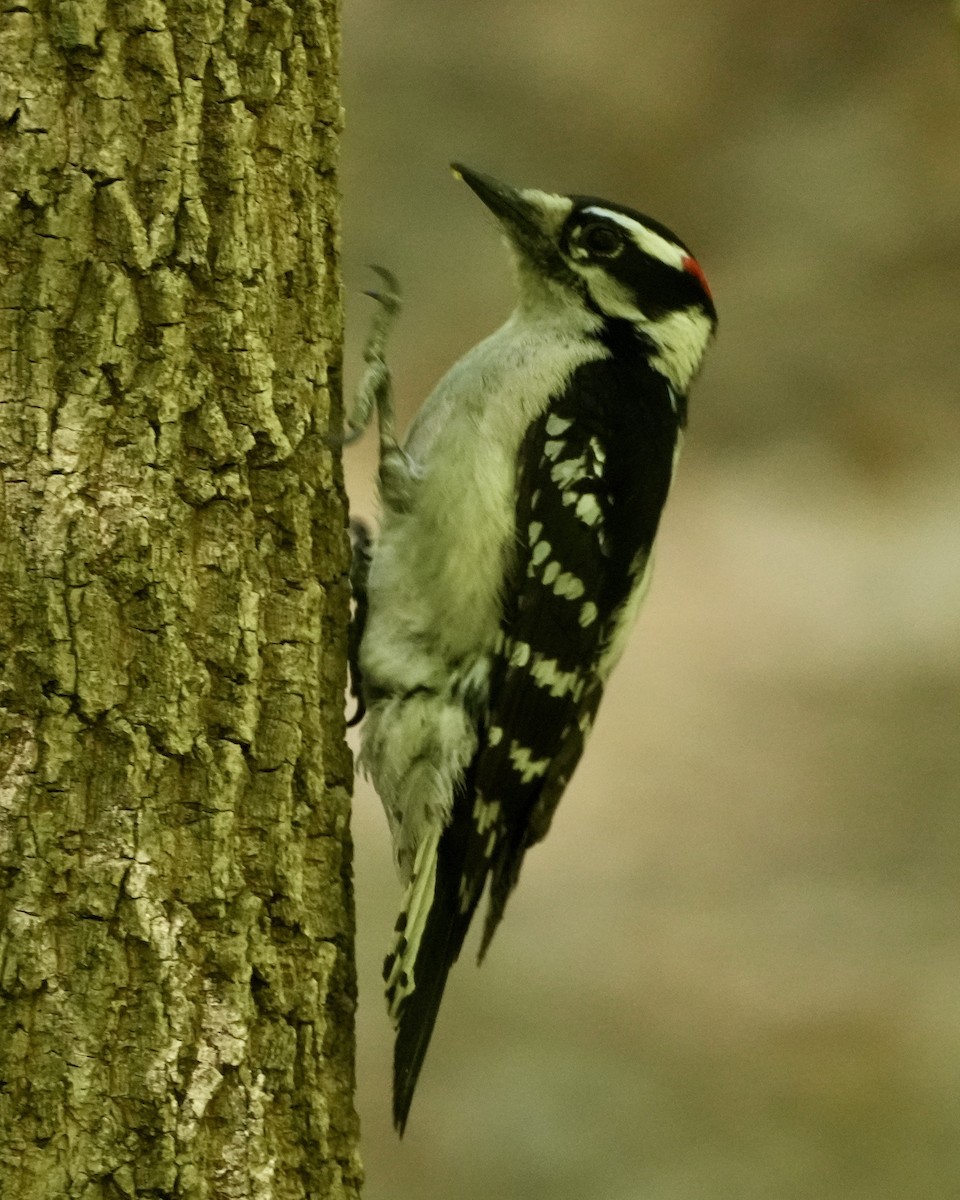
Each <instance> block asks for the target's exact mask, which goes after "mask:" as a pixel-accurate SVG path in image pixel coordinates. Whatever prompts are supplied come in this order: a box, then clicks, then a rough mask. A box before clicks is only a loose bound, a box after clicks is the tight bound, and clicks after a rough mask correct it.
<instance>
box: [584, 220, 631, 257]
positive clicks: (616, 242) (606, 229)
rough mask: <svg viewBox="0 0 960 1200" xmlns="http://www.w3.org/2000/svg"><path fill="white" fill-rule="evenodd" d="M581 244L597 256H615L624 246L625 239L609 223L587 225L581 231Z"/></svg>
mask: <svg viewBox="0 0 960 1200" xmlns="http://www.w3.org/2000/svg"><path fill="white" fill-rule="evenodd" d="M579 240H580V244H581V245H582V246H583V248H584V249H585V250H588V251H589V252H590V253H591V254H594V255H596V257H597V258H613V256H614V255H615V254H619V253H620V251H621V249H622V248H623V239H622V238H621V236H620V234H619V233H617V231H616V230H615V229H611V228H610V226H609V225H601V224H599V223H597V224H594V225H585V226H584V227H583V229H582V230H581V231H580V239H579Z"/></svg>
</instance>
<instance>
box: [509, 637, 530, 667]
mask: <svg viewBox="0 0 960 1200" xmlns="http://www.w3.org/2000/svg"><path fill="white" fill-rule="evenodd" d="M529 661H530V643H529V642H514V645H513V649H512V651H511V652H510V666H511V667H525V666H526V665H527V663H528V662H529Z"/></svg>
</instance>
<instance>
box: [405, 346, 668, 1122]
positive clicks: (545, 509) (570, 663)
mask: <svg viewBox="0 0 960 1200" xmlns="http://www.w3.org/2000/svg"><path fill="white" fill-rule="evenodd" d="M629 336H630V337H631V338H632V337H633V336H634V335H633V334H632V333H631V334H630V335H629ZM625 396H626V397H628V400H627V402H626V403H624V399H623V398H624V397H625ZM683 416H684V410H683V407H682V399H681V400H679V401H678V399H677V397H675V395H674V394H673V393H672V391H671V389H670V388H669V386H668V384H667V382H666V380H664V379H663V377H662V376H661V375H659V374H658V373H656V372H654V371H653V370H651V369H650V367H649V366H648V365H647V363H646V359H645V358H644V357H643V356H642V354H641V353H640V348H639V346H637V348H636V351H635V352H634V353H624V348H623V347H619V348H617V350H616V351H615V353H614V354H613V356H612V357H611V358H608V359H603V360H601V361H599V362H593V363H588V364H586V365H584V366H582V367H580V368H579V369H578V370H577V372H576V373H575V374H574V377H573V379H572V380H571V386H570V387H568V389H567V390H566V391H565V392H564V394H563V396H562V397H560V398H559V399H557V400H555V401H554V402H553V403H552V404H551V406H550V408H549V409H548V411H547V412H545V413H544V414H543V415H542V416H541V417H540V418H539V419H538V420H537V421H536V422H534V423H533V425H532V426H531V427H530V429H529V430H528V431H527V434H526V436H525V438H524V441H523V444H522V446H521V450H520V455H519V460H518V472H517V501H516V525H515V532H516V555H515V559H514V563H513V567H512V572H511V576H510V578H508V580H507V581H506V585H505V591H504V595H505V600H504V616H503V621H502V627H501V631H500V640H499V645H498V647H497V654H496V658H495V661H494V664H493V667H492V671H491V678H490V687H489V695H488V702H487V705H486V707H485V710H484V712H483V713H479V714H478V723H479V725H480V734H481V741H480V749H479V751H478V753H477V755H476V757H475V759H474V761H473V763H472V764H471V767H470V770H469V771H468V773H467V777H466V779H465V780H464V783H463V787H462V789H461V790H460V793H459V794H458V796H457V797H456V798H455V803H454V806H453V815H452V818H451V822H450V824H449V826H448V827H447V828H446V829H445V830H444V832H443V835H442V836H441V838H440V843H439V848H438V851H437V856H436V879H435V883H434V899H433V903H432V904H431V906H430V911H429V914H428V916H427V920H426V924H425V926H424V928H423V931H422V934H421V935H420V944H419V948H418V950H417V954H416V961H415V964H414V974H415V987H414V990H413V991H411V992H410V993H409V994H408V995H406V996H404V998H403V999H402V1000H401V1001H400V1003H399V1005H398V1006H397V1009H396V1017H397V1040H396V1047H395V1053H394V1122H395V1124H396V1125H397V1127H398V1129H400V1131H401V1132H402V1131H403V1127H404V1125H405V1123H406V1119H407V1114H408V1112H409V1108H410V1102H411V1100H412V1097H413V1091H414V1088H415V1086H416V1082H417V1078H418V1077H419V1074H420V1068H421V1066H422V1064H423V1059H424V1056H425V1054H426V1051H427V1046H428V1045H429V1041H430V1036H431V1033H432V1031H433V1026H434V1022H435V1020H436V1015H437V1011H438V1009H439V1006H440V1000H441V998H442V995H443V989H444V986H445V984H446V979H447V975H448V973H449V971H450V967H451V966H452V965H453V963H454V962H455V961H456V959H457V957H458V956H459V953H460V950H461V948H462V946H463V941H464V938H465V937H466V933H467V930H468V928H469V925H470V922H471V919H472V917H473V914H474V911H475V909H476V907H477V904H478V902H479V900H480V897H481V895H482V892H483V889H484V885H485V883H486V880H487V876H488V875H491V876H492V878H491V889H490V907H489V912H488V916H487V921H486V927H485V930H484V937H483V943H482V946H481V951H480V956H481V957H482V956H483V954H484V952H485V951H486V948H487V946H488V945H489V943H490V939H491V937H492V936H493V933H494V931H495V930H496V927H497V925H498V924H499V921H500V919H501V917H502V915H503V910H504V906H505V904H506V901H507V898H508V897H509V894H510V892H511V890H512V889H513V887H514V885H515V884H516V881H517V877H518V875H519V871H520V866H521V864H522V861H523V856H524V854H525V853H526V851H527V849H528V848H529V847H530V846H531V845H533V844H534V843H535V842H537V841H539V840H540V838H542V837H543V835H544V834H545V832H546V830H547V828H548V827H549V824H550V820H551V818H552V816H553V812H554V810H555V809H556V806H557V804H558V803H559V800H560V797H561V795H562V794H563V791H564V788H565V787H566V785H567V783H568V782H569V780H570V777H571V775H572V774H573V770H574V768H575V767H576V765H577V762H578V761H579V759H580V755H581V753H582V752H583V747H584V743H585V741H586V737H587V735H588V733H589V730H590V726H591V723H592V720H593V717H594V714H595V713H596V710H597V706H598V705H599V703H600V699H601V696H602V693H603V685H604V681H605V672H604V671H603V670H602V666H601V664H602V659H603V653H604V650H605V648H606V647H607V646H608V645H609V644H610V642H611V640H612V639H613V637H614V636H615V634H616V631H617V628H618V618H619V617H620V616H621V615H622V612H623V610H624V607H625V605H626V602H627V600H628V598H629V597H630V595H631V592H632V590H633V588H634V586H635V584H636V582H637V580H638V576H639V575H640V574H642V572H643V571H644V570H645V568H646V566H647V562H648V559H649V555H650V550H651V548H652V546H653V541H654V538H655V536H656V531H657V526H658V523H659V520H660V513H661V511H662V509H663V504H664V501H665V500H666V496H667V491H668V488H669V486H670V477H671V474H672V467H673V455H674V448H675V445H676V441H677V434H678V431H679V428H680V426H681V425H682V423H683Z"/></svg>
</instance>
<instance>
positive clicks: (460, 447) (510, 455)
mask: <svg viewBox="0 0 960 1200" xmlns="http://www.w3.org/2000/svg"><path fill="white" fill-rule="evenodd" d="M598 323H599V322H597V321H596V319H595V318H594V317H592V316H591V315H590V314H589V313H586V312H584V311H583V310H577V309H571V307H570V306H567V307H558V308H557V309H556V310H547V311H546V312H545V311H544V310H543V309H542V308H538V310H537V316H536V319H533V318H532V317H531V316H530V315H528V313H527V312H525V311H524V310H523V309H518V310H517V312H515V313H514V314H513V316H512V317H511V318H510V319H509V320H508V321H507V322H506V324H505V325H503V326H502V328H500V329H499V330H497V332H496V333H494V334H493V335H492V336H490V337H489V338H487V339H486V340H484V341H483V342H481V343H480V344H479V345H477V346H475V347H474V348H473V349H472V350H471V351H470V352H469V353H468V354H467V355H465V356H464V358H462V359H461V360H460V361H459V362H458V363H456V365H455V366H454V367H453V368H452V369H451V370H450V371H449V372H448V373H447V375H445V376H444V378H443V379H442V380H441V381H440V383H439V384H438V385H437V387H436V388H435V390H434V391H433V393H432V394H431V395H430V397H429V398H428V400H427V401H426V403H425V404H424V406H423V408H422V409H421V410H420V412H419V413H418V415H417V417H416V419H415V421H414V423H413V425H412V426H411V429H410V433H409V435H408V437H407V441H406V445H405V450H406V452H407V454H408V455H409V456H410V458H411V460H412V462H413V463H414V465H415V468H416V469H417V471H418V474H419V476H420V478H419V481H418V483H417V485H416V491H415V495H414V498H413V503H412V505H411V507H410V509H409V511H407V512H403V513H397V512H393V511H390V510H387V511H385V512H384V514H383V519H382V525H381V532H380V536H379V538H378V542H377V548H376V552H375V554H374V559H373V563H372V566H371V571H370V580H369V592H368V594H369V601H370V610H369V616H368V621H367V631H366V636H365V638H364V643H363V663H362V666H363V670H364V674H365V676H366V677H367V678H368V679H369V681H370V682H371V683H374V684H375V685H377V686H379V687H381V688H384V689H386V690H387V691H391V692H395V691H408V690H410V689H412V688H414V687H430V688H437V689H439V688H442V687H443V685H444V681H445V680H447V679H449V674H450V665H451V664H454V663H462V664H463V665H464V667H469V665H470V664H471V662H472V661H473V660H475V659H476V656H477V655H478V654H480V653H484V652H486V651H487V650H488V649H489V648H490V646H491V645H492V642H493V639H494V637H495V636H496V632H497V629H498V627H499V622H500V591H501V588H502V584H503V576H504V571H505V568H506V565H507V563H508V561H509V558H508V556H509V553H510V548H511V540H512V538H513V529H514V491H515V478H516V461H517V452H518V450H519V447H520V443H521V441H522V439H523V435H524V433H525V432H526V430H527V428H528V427H529V425H530V424H531V422H532V421H533V420H535V419H536V417H537V416H539V415H540V413H542V412H543V410H544V409H545V408H546V406H547V404H548V402H549V400H550V397H551V396H554V395H557V394H559V392H561V391H562V389H563V388H564V386H565V384H566V382H567V380H568V379H569V378H570V375H571V374H572V372H573V371H574V370H575V369H576V368H577V367H578V366H580V365H581V364H582V363H585V362H589V361H591V360H592V359H597V358H602V357H605V355H606V351H605V349H604V348H603V346H602V345H600V343H598V342H596V341H594V340H593V339H592V338H591V337H590V336H589V334H590V333H591V332H593V330H594V329H595V328H596V325H597V324H598Z"/></svg>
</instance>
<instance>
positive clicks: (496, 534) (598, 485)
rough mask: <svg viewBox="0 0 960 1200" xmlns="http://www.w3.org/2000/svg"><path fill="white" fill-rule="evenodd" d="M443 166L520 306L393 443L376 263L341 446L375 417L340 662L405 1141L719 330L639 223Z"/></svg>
mask: <svg viewBox="0 0 960 1200" xmlns="http://www.w3.org/2000/svg"><path fill="white" fill-rule="evenodd" d="M452 170H453V172H454V175H455V176H456V177H457V178H458V179H460V180H462V181H463V182H464V183H465V184H466V185H467V186H468V187H469V188H470V189H471V190H472V191H473V192H474V193H475V195H476V196H477V197H478V198H479V199H480V200H481V201H482V203H483V204H484V205H485V206H486V208H487V209H488V210H489V212H490V213H491V214H492V215H493V217H494V218H495V220H496V223H497V224H498V226H499V229H500V232H501V233H502V235H503V239H504V241H505V242H506V245H507V248H508V250H509V252H510V256H511V259H512V261H513V266H514V272H515V277H516V286H517V304H516V307H515V309H514V310H513V312H512V313H511V315H510V316H509V317H508V319H507V320H506V322H505V323H504V324H503V325H502V326H501V327H500V328H499V329H498V330H497V331H496V332H494V333H493V334H491V335H490V336H489V337H487V338H485V339H484V340H482V341H481V342H479V343H478V344H477V345H476V346H474V347H473V348H472V349H471V350H469V351H468V352H467V353H466V354H465V355H464V356H463V357H462V358H461V359H460V360H459V361H458V362H457V363H455V364H454V366H453V367H452V368H451V369H450V370H449V371H448V372H447V374H446V375H444V377H443V378H442V379H441V380H440V382H439V383H438V384H437V385H436V387H435V388H434V390H433V391H432V392H431V394H430V395H429V396H428V398H427V399H426V401H425V402H424V404H423V405H422V407H421V408H420V410H419V411H418V413H417V414H416V416H415V418H414V419H413V421H412V423H411V425H410V428H409V431H408V433H407V435H406V437H405V438H404V439H403V440H402V441H401V440H400V439H398V437H397V435H396V432H395V420H394V411H393V399H392V379H391V374H390V370H389V368H388V366H387V363H386V351H385V348H386V342H387V339H388V335H389V332H390V330H391V328H392V325H393V322H394V320H395V318H396V316H397V314H398V312H399V309H400V292H399V287H398V284H397V281H396V279H395V277H394V276H393V275H392V274H391V273H390V272H389V271H387V270H386V269H384V268H381V267H378V268H374V270H376V271H377V273H378V275H379V277H380V285H381V286H380V288H379V289H378V290H376V291H371V292H370V293H369V294H370V295H372V296H373V297H374V299H375V300H376V301H377V303H378V307H377V309H376V310H375V313H376V315H375V318H374V322H373V326H372V329H371V332H370V336H369V337H368V339H367V342H366V345H365V349H364V358H365V362H366V369H365V371H364V373H363V376H362V378H361V381H360V384H359V386H358V389H357V394H356V399H355V402H354V405H353V408H352V411H351V414H350V417H349V419H348V422H347V428H346V432H345V434H344V436H343V440H344V441H346V442H348V443H349V442H352V441H355V440H356V439H357V438H358V437H359V436H360V435H361V433H362V432H363V430H364V429H365V428H366V426H367V425H368V423H369V421H370V419H371V416H372V413H373V412H374V411H376V412H377V415H378V425H379V438H380V445H379V450H380V460H379V473H378V485H379V497H380V510H381V511H380V520H379V528H378V530H377V531H376V533H375V534H371V533H370V531H369V530H367V529H366V528H365V527H364V526H363V525H362V524H357V525H355V527H354V528H355V538H354V545H355V564H354V565H355V569H354V571H353V572H352V578H353V581H354V589H355V593H356V605H355V613H356V616H355V618H354V627H353V629H352V630H351V655H350V657H351V677H352V681H353V690H354V692H355V694H356V696H357V702H358V710H357V718H359V717H360V716H361V715H363V714H364V712H365V716H364V721H363V726H362V729H361V735H360V736H361V740H360V749H359V754H358V759H357V762H358V766H359V768H360V769H361V770H362V771H363V772H364V773H365V774H366V775H367V776H368V777H369V778H370V779H371V780H372V782H373V785H374V787H375V789H376V791H377V792H378V794H379V796H380V798H381V800H382V802H383V805H384V809H385V812H386V816H387V820H388V823H389V826H390V831H391V834H392V840H393V848H394V857H395V861H396V865H397V868H398V871H399V873H400V877H401V881H402V883H403V885H404V889H405V890H404V896H403V901H402V906H401V911H400V915H399V917H398V919H397V922H396V926H395V929H394V934H393V941H392V945H391V948H390V951H389V953H388V955H387V957H386V960H385V962H384V980H385V986H386V998H387V1004H388V1009H389V1013H390V1015H391V1017H392V1019H393V1022H394V1024H395V1028H396V1040H395V1049H394V1080H393V1119H394V1124H395V1126H396V1128H397V1130H398V1132H399V1133H400V1135H401V1136H402V1134H403V1131H404V1129H405V1127H406V1124H407V1120H408V1116H409V1112H410V1106H411V1102H412V1099H413V1094H414V1089H415V1087H416V1084H417V1080H418V1078H419V1075H420V1071H421V1068H422V1066H423V1062H424V1057H425V1055H426V1052H427V1048H428V1046H429V1043H430V1038H431V1035H432V1032H433V1029H434V1025H435V1022H436V1019H437V1013H438V1011H439V1007H440V1002H441V999H442V996H443V991H444V987H445V984H446V981H447V977H448V974H449V971H450V969H451V967H452V965H453V963H454V962H455V961H456V960H457V958H458V956H459V953H460V951H461V948H462V946H463V943H464V939H465V937H466V934H467V930H468V928H469V927H470V924H471V921H472V919H473V916H474V913H475V911H476V909H477V907H478V904H479V902H480V900H481V897H482V895H483V893H484V891H485V889H486V890H487V891H488V894H489V899H488V904H487V909H486V917H485V925H484V929H483V934H482V939H481V944H480V950H479V956H478V961H482V959H483V957H484V955H485V954H486V952H487V949H488V947H489V945H490V942H491V939H492V938H493V935H494V933H495V931H496V929H497V927H498V925H499V924H500V921H501V919H502V917H503V914H504V909H505V906H506V904H507V900H508V898H509V896H510V894H511V892H512V891H513V889H514V887H515V886H516V884H517V880H518V877H519V874H520V868H521V865H522V863H523V860H524V856H525V855H526V853H527V851H528V850H529V849H530V848H531V847H532V846H533V845H535V844H536V843H537V842H539V841H541V840H542V839H543V837H544V836H545V834H546V833H547V830H548V829H549V827H550V823H551V820H552V818H553V815H554V812H555V810H556V808H557V805H558V803H559V801H560V798H561V796H562V794H563V792H564V790H565V788H566V786H567V784H568V783H569V781H570V778H571V776H572V774H573V771H574V769H575V767H576V765H577V763H578V761H579V759H580V757H581V754H582V753H583V750H584V745H585V743H586V740H587V738H588V736H589V733H590V730H591V728H592V725H593V722H594V719H595V717H596V713H597V709H598V706H599V704H600V700H601V697H602V695H603V691H604V687H605V684H606V682H607V679H608V678H609V675H610V672H611V670H612V669H613V667H614V665H615V663H616V662H617V660H618V659H619V658H620V655H621V653H622V651H623V648H624V644H625V642H626V639H627V636H628V634H629V632H630V629H631V628H632V626H633V623H634V619H635V617H636V615H637V612H638V610H639V608H640V606H641V604H642V602H643V599H644V597H645V595H646V593H647V589H648V587H649V583H650V578H651V571H652V566H653V552H654V544H655V540H656V535H657V529H658V525H659V522H660V516H661V512H662V510H663V507H664V503H665V501H666V499H667V493H668V491H669V489H670V485H671V481H672V479H673V475H674V471H675V469H676V465H677V457H678V455H679V452H680V447H681V443H682V440H683V434H684V429H685V426H686V421H687V395H688V392H689V389H690V385H691V383H692V381H693V379H694V378H695V376H696V375H697V373H698V372H699V370H700V367H701V363H702V361H703V358H704V354H705V351H706V349H707V347H708V345H709V343H710V341H711V339H712V338H713V336H714V333H715V330H716V326H717V313H716V308H715V305H714V301H713V297H712V295H711V291H710V288H709V286H708V284H707V280H706V277H705V275H704V272H703V270H702V269H701V267H700V265H699V263H698V261H697V260H696V258H695V257H694V256H693V255H692V254H691V252H690V250H689V249H688V248H687V246H686V245H685V244H684V243H683V242H682V241H680V239H679V238H678V237H677V236H676V235H675V234H674V233H672V232H671V231H670V230H669V229H668V228H667V227H666V226H664V225H662V224H660V223H659V222H658V221H655V220H653V219H652V218H650V217H648V216H644V215H643V214H641V213H639V212H637V211H635V210H634V209H632V208H628V207H625V206H624V205H621V204H618V203H613V202H611V201H607V200H602V199H599V198H597V197H595V196H587V195H563V194H554V193H550V192H545V191H541V190H538V189H536V188H515V187H512V186H509V185H507V184H505V183H502V182H500V181H499V180H497V179H495V178H493V177H492V176H489V175H485V174H483V173H481V172H479V171H476V170H473V169H472V168H469V167H467V166H465V165H463V164H460V163H454V164H453V165H452ZM468 282H469V281H468Z"/></svg>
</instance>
